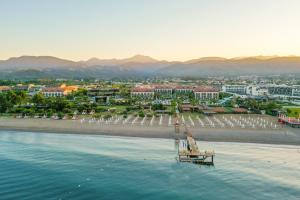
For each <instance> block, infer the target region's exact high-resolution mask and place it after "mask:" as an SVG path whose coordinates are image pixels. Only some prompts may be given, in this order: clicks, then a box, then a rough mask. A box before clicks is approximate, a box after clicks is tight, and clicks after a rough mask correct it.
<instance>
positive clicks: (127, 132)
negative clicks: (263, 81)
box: [0, 118, 300, 145]
mask: <svg viewBox="0 0 300 200" xmlns="http://www.w3.org/2000/svg"><path fill="white" fill-rule="evenodd" d="M0 130H9V131H25V132H45V133H69V134H99V135H111V136H131V137H146V138H174V135H175V133H174V127H173V126H169V127H166V126H151V127H150V126H137V125H120V124H119V125H113V124H109V125H107V124H97V123H80V122H79V121H78V120H77V121H76V120H50V119H15V118H0ZM190 130H191V131H192V133H193V135H194V136H195V138H196V139H198V140H203V141H216V142H243V143H265V144H289V145H300V131H299V130H298V129H292V128H288V127H286V128H281V129H277V130H273V129H249V128H248V129H242V128H231V129H228V128H199V127H197V128H190ZM181 132H183V128H181ZM181 135H182V136H183V134H181Z"/></svg>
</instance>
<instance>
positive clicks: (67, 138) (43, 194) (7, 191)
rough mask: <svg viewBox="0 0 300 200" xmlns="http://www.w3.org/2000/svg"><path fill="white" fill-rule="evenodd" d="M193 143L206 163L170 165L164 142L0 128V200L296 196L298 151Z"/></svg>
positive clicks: (169, 146)
mask: <svg viewBox="0 0 300 200" xmlns="http://www.w3.org/2000/svg"><path fill="white" fill-rule="evenodd" d="M198 146H199V148H200V149H203V150H210V149H213V150H214V151H215V153H216V156H215V159H214V161H215V164H214V166H200V165H195V164H191V163H179V162H177V159H176V156H177V150H176V148H177V147H176V143H175V142H174V140H171V139H149V138H138V137H114V136H100V135H79V134H49V133H31V132H9V131H0V199H1V200H2V199H3V200H10V199H13V200H15V199H17V200H18V199H21V200H26V199H28V200H35V199H36V200H44V199H51V200H52V199H53V200H54V199H56V200H63V199H72V200H73V199H74V200H77V199H78V200H81V199H92V200H93V199H95V200H101V199H107V200H123V199H128V200H135V199H138V200H142V199H147V200H161V199H162V200H163V199H166V200H177V199H183V200H189V199H191V200H192V199H196V200H206V199H209V200H219V199H224V200H225V199H226V200H227V199H229V200H233V199H237V200H250V199H251V200H253V199H255V200H260V199H261V200H267V199H268V200H270V199H276V200H299V199H300V146H288V145H269V144H250V143H221V142H203V141H198Z"/></svg>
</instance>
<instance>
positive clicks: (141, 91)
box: [131, 85, 154, 99]
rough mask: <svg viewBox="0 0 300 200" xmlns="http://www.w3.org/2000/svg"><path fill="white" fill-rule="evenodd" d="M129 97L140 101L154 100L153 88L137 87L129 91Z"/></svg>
mask: <svg viewBox="0 0 300 200" xmlns="http://www.w3.org/2000/svg"><path fill="white" fill-rule="evenodd" d="M131 97H135V98H141V99H153V98H154V87H152V86H148V85H147V86H138V87H135V88H133V89H132V90H131Z"/></svg>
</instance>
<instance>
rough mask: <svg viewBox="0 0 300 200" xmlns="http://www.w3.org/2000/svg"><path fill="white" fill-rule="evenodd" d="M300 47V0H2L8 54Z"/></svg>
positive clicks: (268, 51) (77, 56)
mask: <svg viewBox="0 0 300 200" xmlns="http://www.w3.org/2000/svg"><path fill="white" fill-rule="evenodd" d="M135 54H143V55H148V56H151V57H154V58H156V59H160V60H180V61H184V60H189V59H194V58H200V57H208V56H220V57H240V56H257V55H282V56H287V55H300V1H299V0H0V59H2V60H3V59H7V58H9V57H17V56H22V55H33V56H40V55H49V56H56V57H60V58H65V59H71V60H75V61H79V60H86V59H89V58H91V57H97V58H100V59H106V58H125V57H130V56H133V55H135Z"/></svg>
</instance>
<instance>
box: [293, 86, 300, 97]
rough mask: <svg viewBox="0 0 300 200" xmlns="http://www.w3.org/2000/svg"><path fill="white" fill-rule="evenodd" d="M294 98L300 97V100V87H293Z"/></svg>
mask: <svg viewBox="0 0 300 200" xmlns="http://www.w3.org/2000/svg"><path fill="white" fill-rule="evenodd" d="M292 93H293V95H292V96H293V97H299V98H300V85H294V86H293V92H292Z"/></svg>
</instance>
